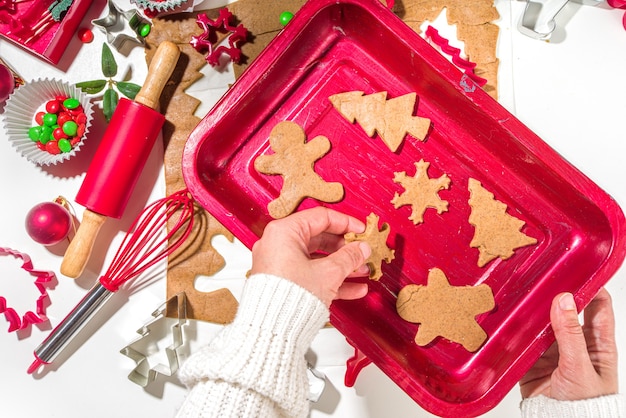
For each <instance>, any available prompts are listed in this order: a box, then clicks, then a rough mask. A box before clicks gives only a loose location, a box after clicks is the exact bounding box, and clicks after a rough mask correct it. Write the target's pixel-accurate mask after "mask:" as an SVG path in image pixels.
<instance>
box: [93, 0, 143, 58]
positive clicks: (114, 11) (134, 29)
mask: <svg viewBox="0 0 626 418" xmlns="http://www.w3.org/2000/svg"><path fill="white" fill-rule="evenodd" d="M107 7H108V9H109V13H108V14H107V15H106V16H105V17H103V18H100V19H95V20H92V21H91V23H92V24H93V25H94V26H95V27H97V28H98V29H100V30H101V31H102V32H103V33H104V34H105V35H106V37H107V42H108V43H109V44H111V46H112V47H114V48H115V49H117V50H118V51H119V50H120V49H121V48H122V46H123V45H124V44H125V43H126V42H129V41H130V42H134V43H136V44H138V45H144V38H143V36H141V35H140V34H139V33H138V32H139V30H140V29H141V27H142V25H143V24H144V23H145V22H144V20H143V19H142V18H141V15H140V14H139V12H138V11H137V10H136V9H131V10H120V9H119V8H118V7H117V6H116V5H115V3H113V0H108V3H107Z"/></svg>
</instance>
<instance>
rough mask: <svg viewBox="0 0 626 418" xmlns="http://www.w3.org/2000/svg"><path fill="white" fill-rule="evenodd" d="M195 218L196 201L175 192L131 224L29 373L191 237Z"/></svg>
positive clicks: (42, 346)
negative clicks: (105, 267)
mask: <svg viewBox="0 0 626 418" xmlns="http://www.w3.org/2000/svg"><path fill="white" fill-rule="evenodd" d="M193 218H194V201H193V198H192V197H191V195H190V194H189V192H188V191H187V190H182V191H179V192H176V193H173V194H171V195H170V196H167V197H165V198H162V199H159V200H157V201H155V202H153V203H152V204H150V205H149V206H147V207H146V208H145V209H144V210H143V211H142V212H141V213H140V214H139V216H138V217H137V219H136V220H135V221H134V222H133V224H132V225H131V228H130V230H129V233H128V234H126V236H125V237H124V240H123V241H122V244H121V245H120V248H119V249H118V250H117V253H116V254H115V256H114V257H113V261H112V263H111V265H110V266H109V269H108V270H107V271H106V273H104V275H102V276H101V277H100V279H99V280H98V282H97V283H96V284H95V285H94V286H93V287H92V288H91V290H89V292H88V293H87V294H86V295H85V297H83V299H82V300H81V301H80V302H79V303H78V304H77V305H76V307H75V308H74V309H73V310H72V311H71V312H70V313H69V314H68V315H67V316H66V317H65V319H63V321H62V322H61V323H59V325H57V327H56V328H55V329H53V330H52V332H51V333H50V335H48V337H47V338H46V339H45V340H44V341H43V342H42V343H41V344H40V345H39V346H38V347H37V348H36V349H35V361H34V362H33V363H32V364H31V365H30V367H29V368H28V373H33V372H34V371H35V370H37V369H38V368H39V367H40V366H41V365H43V364H50V363H52V361H53V360H54V359H55V358H56V356H57V354H58V353H59V352H60V351H61V350H63V348H65V347H66V346H67V345H68V344H69V342H70V341H71V340H72V338H73V337H74V335H76V333H77V332H78V331H80V329H82V327H83V326H84V325H85V324H86V323H87V322H88V321H89V319H90V318H91V317H92V316H93V315H94V314H95V313H96V312H97V311H98V310H99V309H100V308H101V307H102V306H103V305H104V303H105V302H106V301H107V300H109V298H110V297H111V296H112V295H113V293H115V292H116V291H117V290H118V289H119V288H120V287H121V286H122V285H124V284H125V283H128V282H129V281H131V280H132V279H134V278H136V277H138V276H139V275H141V274H142V273H144V272H145V271H146V270H147V269H149V268H150V267H152V266H153V265H154V264H156V263H158V262H159V261H161V260H163V259H164V258H165V257H167V256H169V255H170V254H172V253H173V252H174V251H175V250H176V249H177V248H178V247H180V246H181V244H183V242H184V241H185V240H186V239H187V237H188V236H189V235H190V234H191V231H192V228H193ZM170 220H171V221H172V225H171V227H170V228H169V229H168V231H167V233H166V234H165V235H164V236H162V234H161V232H162V231H163V229H164V227H165V226H166V225H168V222H169V221H170Z"/></svg>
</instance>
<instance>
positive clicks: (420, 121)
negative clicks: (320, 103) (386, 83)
mask: <svg viewBox="0 0 626 418" xmlns="http://www.w3.org/2000/svg"><path fill="white" fill-rule="evenodd" d="M416 98H417V95H416V94H415V93H409V94H405V95H404V96H400V97H396V98H393V99H389V100H387V92H386V91H383V92H379V93H373V94H367V95H363V92H362V91H350V92H346V93H339V94H335V95H332V96H330V97H329V100H330V101H331V103H332V104H333V106H334V107H335V109H337V111H339V113H341V114H342V115H343V117H344V118H346V119H347V120H349V121H350V123H354V121H355V120H356V121H357V122H358V123H359V125H361V127H362V128H363V130H364V131H365V133H366V134H367V135H368V136H370V137H373V136H374V134H375V133H376V132H378V134H379V135H380V138H381V139H382V140H383V142H384V143H385V144H386V145H387V147H389V149H390V150H391V151H392V152H395V151H396V150H397V149H398V147H399V146H400V144H401V143H402V141H403V140H404V137H405V136H406V134H410V135H411V136H413V137H415V138H416V139H419V140H420V141H423V140H424V138H425V137H426V134H427V133H428V129H429V128H430V119H427V118H422V117H419V116H413V108H414V107H415V100H416Z"/></svg>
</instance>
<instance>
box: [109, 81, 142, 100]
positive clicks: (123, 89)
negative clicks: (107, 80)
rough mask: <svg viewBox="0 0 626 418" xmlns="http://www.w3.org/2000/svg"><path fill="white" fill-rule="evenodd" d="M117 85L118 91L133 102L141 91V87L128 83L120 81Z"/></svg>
mask: <svg viewBox="0 0 626 418" xmlns="http://www.w3.org/2000/svg"><path fill="white" fill-rule="evenodd" d="M115 85H116V86H117V89H118V90H119V91H120V93H122V94H123V95H124V96H126V97H128V98H129V99H131V100H133V99H134V98H135V96H136V95H137V93H139V90H141V86H140V85H138V84H135V83H128V82H126V81H118V82H116V83H115Z"/></svg>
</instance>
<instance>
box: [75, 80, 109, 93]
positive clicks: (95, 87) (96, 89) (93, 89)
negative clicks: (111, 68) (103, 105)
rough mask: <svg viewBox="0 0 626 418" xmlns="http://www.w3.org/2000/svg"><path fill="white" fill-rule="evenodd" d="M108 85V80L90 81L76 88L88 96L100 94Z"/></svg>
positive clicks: (77, 84)
mask: <svg viewBox="0 0 626 418" xmlns="http://www.w3.org/2000/svg"><path fill="white" fill-rule="evenodd" d="M106 85H107V81H106V80H90V81H83V82H80V83H76V87H78V88H79V89H81V90H82V91H84V92H85V93H87V94H96V93H100V92H101V91H102V89H104V87H105V86H106Z"/></svg>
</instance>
